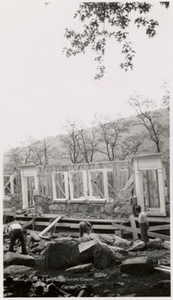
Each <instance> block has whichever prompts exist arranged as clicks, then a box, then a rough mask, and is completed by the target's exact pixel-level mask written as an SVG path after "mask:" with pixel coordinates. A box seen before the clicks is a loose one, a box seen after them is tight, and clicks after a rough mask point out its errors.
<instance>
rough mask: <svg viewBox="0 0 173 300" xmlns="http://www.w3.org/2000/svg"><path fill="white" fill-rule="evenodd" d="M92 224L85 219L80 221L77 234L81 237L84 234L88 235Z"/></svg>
mask: <svg viewBox="0 0 173 300" xmlns="http://www.w3.org/2000/svg"><path fill="white" fill-rule="evenodd" d="M92 232H93V230H92V226H91V223H90V222H87V221H82V222H80V223H79V236H80V237H83V235H84V234H87V235H89V234H90V233H92Z"/></svg>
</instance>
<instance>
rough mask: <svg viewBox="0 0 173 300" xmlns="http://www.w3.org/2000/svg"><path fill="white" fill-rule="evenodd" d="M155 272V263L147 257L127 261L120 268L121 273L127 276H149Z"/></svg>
mask: <svg viewBox="0 0 173 300" xmlns="http://www.w3.org/2000/svg"><path fill="white" fill-rule="evenodd" d="M152 270H153V261H152V260H151V259H149V258H148V257H146V256H141V257H135V258H130V259H126V260H125V261H123V262H122V264H121V266H120V271H121V272H122V273H127V274H136V273H142V274H147V273H150V272H151V271H152Z"/></svg>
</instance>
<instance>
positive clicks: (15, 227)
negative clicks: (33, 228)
mask: <svg viewBox="0 0 173 300" xmlns="http://www.w3.org/2000/svg"><path fill="white" fill-rule="evenodd" d="M8 232H9V236H10V247H9V251H11V252H13V248H14V244H15V241H16V240H17V239H19V241H20V242H21V246H22V254H27V251H26V246H25V238H24V233H23V229H22V226H21V225H20V224H19V223H16V222H15V223H12V224H11V225H10V226H9V227H8Z"/></svg>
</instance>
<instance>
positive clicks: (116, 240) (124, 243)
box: [113, 235, 132, 248]
mask: <svg viewBox="0 0 173 300" xmlns="http://www.w3.org/2000/svg"><path fill="white" fill-rule="evenodd" d="M113 238H114V242H113V246H118V247H122V248H128V247H129V246H130V245H131V244H132V242H130V241H128V240H126V239H123V238H121V237H119V236H117V235H114V236H113Z"/></svg>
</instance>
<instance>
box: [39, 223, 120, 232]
mask: <svg viewBox="0 0 173 300" xmlns="http://www.w3.org/2000/svg"><path fill="white" fill-rule="evenodd" d="M48 224H49V223H48V222H42V221H36V223H35V225H36V226H48ZM51 224H52V223H51ZM55 227H57V228H58V227H64V228H72V229H73V228H74V229H75V228H77V229H78V228H79V223H63V222H59V223H58V224H56V225H55ZM92 228H93V229H94V230H113V231H114V230H115V227H114V226H113V225H93V226H92Z"/></svg>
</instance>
